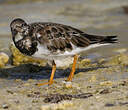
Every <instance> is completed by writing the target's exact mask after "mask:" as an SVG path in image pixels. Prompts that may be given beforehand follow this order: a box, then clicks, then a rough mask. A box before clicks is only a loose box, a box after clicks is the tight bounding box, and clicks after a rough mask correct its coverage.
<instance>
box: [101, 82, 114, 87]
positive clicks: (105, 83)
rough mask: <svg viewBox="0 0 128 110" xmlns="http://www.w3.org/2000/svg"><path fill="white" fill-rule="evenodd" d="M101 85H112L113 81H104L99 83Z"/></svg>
mask: <svg viewBox="0 0 128 110" xmlns="http://www.w3.org/2000/svg"><path fill="white" fill-rule="evenodd" d="M100 85H101V86H112V85H113V82H112V81H104V82H101V83H100Z"/></svg>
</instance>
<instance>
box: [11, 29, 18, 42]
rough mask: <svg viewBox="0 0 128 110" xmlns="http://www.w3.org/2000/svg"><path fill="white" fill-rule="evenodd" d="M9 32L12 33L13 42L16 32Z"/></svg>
mask: <svg viewBox="0 0 128 110" xmlns="http://www.w3.org/2000/svg"><path fill="white" fill-rule="evenodd" d="M11 32H12V38H13V40H14V38H15V36H16V34H17V31H16V30H13V29H11Z"/></svg>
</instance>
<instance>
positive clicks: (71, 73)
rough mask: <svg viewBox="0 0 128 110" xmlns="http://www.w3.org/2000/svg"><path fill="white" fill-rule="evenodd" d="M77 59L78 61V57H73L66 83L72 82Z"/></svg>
mask: <svg viewBox="0 0 128 110" xmlns="http://www.w3.org/2000/svg"><path fill="white" fill-rule="evenodd" d="M77 59H78V55H75V56H74V60H73V65H72V70H71V72H70V75H69V77H68V79H67V81H72V78H73V76H74V72H75V68H76V62H77Z"/></svg>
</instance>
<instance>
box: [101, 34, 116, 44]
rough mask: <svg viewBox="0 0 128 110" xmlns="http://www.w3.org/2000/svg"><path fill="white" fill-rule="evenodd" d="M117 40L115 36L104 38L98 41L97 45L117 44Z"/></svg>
mask: <svg viewBox="0 0 128 110" xmlns="http://www.w3.org/2000/svg"><path fill="white" fill-rule="evenodd" d="M117 42H118V39H117V36H105V37H104V38H103V39H102V40H100V41H99V43H101V44H104V43H112V44H113V43H117Z"/></svg>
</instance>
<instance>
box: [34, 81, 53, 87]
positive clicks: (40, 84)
mask: <svg viewBox="0 0 128 110" xmlns="http://www.w3.org/2000/svg"><path fill="white" fill-rule="evenodd" d="M52 84H53V81H49V82H45V83H39V84H36V85H37V86H44V85H52Z"/></svg>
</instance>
